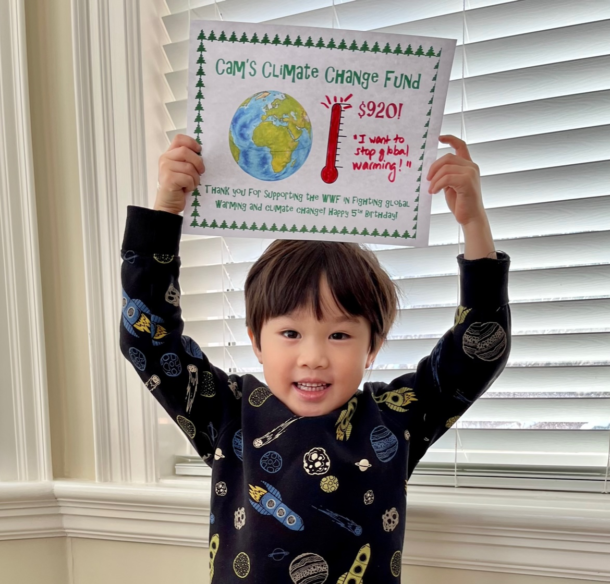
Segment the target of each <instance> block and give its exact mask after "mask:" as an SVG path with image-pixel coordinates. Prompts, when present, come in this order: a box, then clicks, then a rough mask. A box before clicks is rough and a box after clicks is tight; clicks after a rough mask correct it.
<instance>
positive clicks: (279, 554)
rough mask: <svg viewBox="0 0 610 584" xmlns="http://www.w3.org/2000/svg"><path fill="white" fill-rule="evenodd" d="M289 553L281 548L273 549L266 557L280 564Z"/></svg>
mask: <svg viewBox="0 0 610 584" xmlns="http://www.w3.org/2000/svg"><path fill="white" fill-rule="evenodd" d="M289 555H290V552H287V551H286V550H283V549H282V548H275V549H274V550H273V551H272V552H271V553H270V554H269V555H268V556H267V557H268V558H271V559H272V560H275V561H276V562H280V561H281V560H283V559H284V558H285V557H286V556H289Z"/></svg>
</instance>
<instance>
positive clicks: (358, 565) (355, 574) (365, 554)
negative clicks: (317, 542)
mask: <svg viewBox="0 0 610 584" xmlns="http://www.w3.org/2000/svg"><path fill="white" fill-rule="evenodd" d="M370 559H371V545H370V544H368V543H367V544H365V545H363V546H362V547H361V548H360V549H359V550H358V555H357V556H356V559H355V560H354V563H353V564H352V567H351V568H350V569H349V571H348V572H345V574H343V576H341V577H340V578H339V579H338V580H337V584H362V577H363V576H364V572H366V569H367V568H368V565H369V561H370Z"/></svg>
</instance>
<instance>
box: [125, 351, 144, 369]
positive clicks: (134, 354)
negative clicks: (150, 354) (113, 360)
mask: <svg viewBox="0 0 610 584" xmlns="http://www.w3.org/2000/svg"><path fill="white" fill-rule="evenodd" d="M129 358H130V359H131V362H132V363H133V364H134V366H135V368H136V369H139V370H140V371H144V369H146V356H145V355H144V353H142V351H140V349H136V348H135V347H129Z"/></svg>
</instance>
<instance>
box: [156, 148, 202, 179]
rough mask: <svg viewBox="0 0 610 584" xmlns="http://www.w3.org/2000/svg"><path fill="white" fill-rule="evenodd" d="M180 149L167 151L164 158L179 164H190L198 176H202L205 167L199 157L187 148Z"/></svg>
mask: <svg viewBox="0 0 610 584" xmlns="http://www.w3.org/2000/svg"><path fill="white" fill-rule="evenodd" d="M180 148H182V146H180V147H178V148H174V149H172V150H168V151H167V152H166V153H165V156H166V158H169V159H170V160H177V161H179V162H190V163H191V164H192V165H193V166H194V167H195V170H196V171H197V172H198V173H199V174H203V173H204V172H205V166H204V164H203V160H202V159H201V156H200V155H199V154H197V153H195V152H193V151H192V150H191V149H190V148H189V147H188V146H187V147H185V148H184V149H183V150H181V149H180Z"/></svg>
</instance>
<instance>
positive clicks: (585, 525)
mask: <svg viewBox="0 0 610 584" xmlns="http://www.w3.org/2000/svg"><path fill="white" fill-rule="evenodd" d="M210 483H211V481H210V479H209V477H203V478H176V479H167V480H164V481H162V482H161V483H159V484H158V485H145V484H117V483H92V482H84V481H72V480H58V481H54V482H43V483H0V540H7V539H26V538H40V537H64V536H68V537H84V538H94V539H107V540H117V541H130V542H142V543H156V544H169V545H182V546H194V547H207V545H208V526H209V513H210V509H209V496H210ZM408 501H409V502H408V511H407V516H408V518H407V529H406V531H405V545H404V552H403V563H404V564H411V565H420V566H434V567H444V568H454V569H468V570H484V571H493V572H503V573H515V574H530V575H535V576H552V577H571V578H581V579H584V580H596V581H598V582H601V581H604V582H610V563H609V562H608V558H609V557H610V497H609V496H607V495H604V494H594V493H568V492H550V491H526V490H510V489H480V488H468V489H454V488H448V487H436V486H435V487H431V486H410V487H409V491H408Z"/></svg>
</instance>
